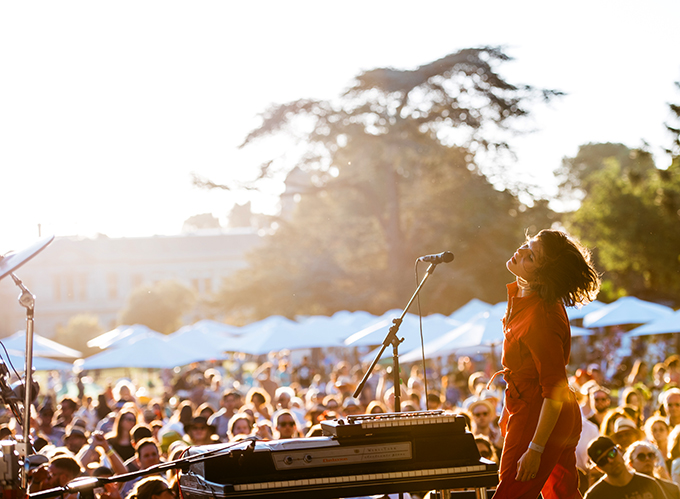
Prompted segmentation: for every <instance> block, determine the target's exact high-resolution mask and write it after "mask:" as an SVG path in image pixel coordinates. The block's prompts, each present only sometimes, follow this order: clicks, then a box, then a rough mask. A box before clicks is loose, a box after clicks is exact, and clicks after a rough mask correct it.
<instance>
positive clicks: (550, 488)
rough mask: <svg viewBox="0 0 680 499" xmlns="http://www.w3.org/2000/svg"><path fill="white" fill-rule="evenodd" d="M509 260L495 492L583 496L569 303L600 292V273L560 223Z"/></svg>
mask: <svg viewBox="0 0 680 499" xmlns="http://www.w3.org/2000/svg"><path fill="white" fill-rule="evenodd" d="M506 267H507V269H508V270H509V271H510V272H511V273H512V274H514V276H515V281H514V282H512V283H511V284H508V285H507V290H508V307H507V311H506V314H505V317H504V318H503V336H504V339H503V356H502V359H501V360H502V364H503V367H504V369H503V370H502V371H499V372H498V373H496V374H494V377H495V376H497V375H499V374H503V378H504V379H505V382H506V390H505V406H504V407H503V414H502V417H501V421H500V425H499V426H500V428H501V431H503V433H504V444H503V452H502V454H501V462H500V482H499V484H498V488H497V489H496V493H495V495H494V498H495V499H518V498H525V499H536V498H537V497H538V496H539V494H542V496H543V497H544V498H545V499H577V498H580V497H581V493H580V492H579V489H578V477H579V475H578V471H577V468H576V446H577V444H578V442H579V438H580V435H581V427H582V424H581V409H580V407H579V404H578V402H577V400H576V395H575V394H574V391H573V390H572V389H571V388H570V386H569V381H568V378H567V372H566V366H567V364H568V363H569V356H570V349H571V329H570V326H569V318H568V316H567V313H566V309H565V307H567V306H574V305H576V304H586V303H589V302H590V301H592V300H594V299H595V297H596V296H597V293H598V291H599V289H600V278H599V274H598V273H597V271H596V270H595V268H594V267H593V265H592V263H591V260H590V253H589V251H588V250H587V249H586V248H585V247H583V246H582V245H581V244H580V243H579V242H577V241H576V240H575V239H573V238H571V237H570V236H568V235H567V234H565V233H564V232H561V231H557V230H542V231H541V232H539V233H538V234H537V235H536V236H535V237H531V238H527V240H526V242H525V243H524V244H523V245H522V246H521V247H520V248H519V249H518V250H517V251H515V253H514V254H513V255H512V257H511V258H510V259H509V260H508V261H507V263H506ZM491 381H493V378H492V379H491Z"/></svg>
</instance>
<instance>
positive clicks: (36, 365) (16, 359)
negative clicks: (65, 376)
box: [0, 349, 73, 373]
mask: <svg viewBox="0 0 680 499" xmlns="http://www.w3.org/2000/svg"><path fill="white" fill-rule="evenodd" d="M7 354H8V355H7ZM7 354H5V352H4V351H3V352H2V354H0V357H2V359H3V360H4V361H5V362H6V363H7V367H8V368H9V370H10V373H11V372H13V370H14V369H16V370H17V371H18V372H20V373H23V372H24V371H25V370H26V349H24V350H23V351H21V350H9V349H8V350H7ZM10 364H11V366H10ZM31 365H32V366H33V369H35V370H36V371H70V370H71V369H73V364H72V363H68V362H64V361H61V360H56V359H48V358H44V357H37V356H35V355H34V356H33V358H32V359H31Z"/></svg>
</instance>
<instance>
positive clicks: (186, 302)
mask: <svg viewBox="0 0 680 499" xmlns="http://www.w3.org/2000/svg"><path fill="white" fill-rule="evenodd" d="M195 303H196V293H194V291H193V290H192V289H191V288H189V287H187V286H185V285H184V284H182V283H181V282H179V281H176V280H172V279H167V280H163V281H158V282H155V283H153V284H143V285H141V286H139V287H137V288H135V289H134V290H133V291H132V293H130V296H129V297H128V300H127V304H126V306H125V308H124V309H123V310H122V311H121V313H120V318H119V320H120V323H121V324H126V325H134V324H142V325H145V326H147V327H149V328H151V329H153V330H154V331H158V332H159V333H163V334H170V333H173V332H175V331H177V329H179V328H180V327H181V326H182V316H183V315H184V314H186V313H188V312H189V311H191V309H192V308H193V307H194V305H195Z"/></svg>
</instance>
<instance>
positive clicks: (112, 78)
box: [0, 0, 680, 252]
mask: <svg viewBox="0 0 680 499" xmlns="http://www.w3.org/2000/svg"><path fill="white" fill-rule="evenodd" d="M416 5H417V8H414V7H415V6H416ZM550 5H555V4H554V3H550V2H545V1H536V2H522V1H514V2H508V1H507V0H503V1H496V0H493V1H489V0H487V1H485V2H461V1H454V0H442V1H421V2H413V1H411V0H409V1H403V0H389V1H383V0H371V1H366V0H361V1H356V0H349V1H347V0H346V1H343V2H320V1H318V0H315V1H292V0H289V1H285V2H284V1H280V0H277V1H253V2H227V1H223V0H220V1H214V0H205V1H200V2H179V1H172V0H167V1H166V0H164V1H144V0H142V1H137V0H135V1H116V2H92V1H90V0H88V1H82V2H79V1H60V2H53V1H33V2H2V3H0V67H1V68H2V73H3V75H2V77H1V78H0V185H1V186H2V196H0V252H5V251H8V250H9V249H20V248H22V245H23V244H25V243H27V242H32V241H33V240H35V239H37V237H38V228H37V227H38V224H41V227H42V234H43V235H46V234H56V235H57V236H64V235H75V234H80V235H85V236H88V235H93V234H95V233H97V232H101V233H104V234H107V235H109V236H112V237H119V236H145V235H153V234H175V233H178V232H179V231H180V229H181V225H182V222H183V221H184V220H185V219H186V218H188V217H190V216H191V215H194V214H198V213H207V212H211V213H214V214H215V215H216V216H218V217H220V218H221V219H222V220H224V217H225V215H226V214H227V213H228V211H229V210H230V208H231V206H232V205H233V203H234V202H235V201H236V202H241V203H242V202H244V201H245V200H246V199H247V198H246V197H245V195H243V194H242V195H241V197H234V196H233V195H231V194H227V193H224V192H219V193H218V192H206V191H203V190H199V189H196V188H194V187H193V186H192V185H191V172H196V173H199V174H201V175H203V176H206V177H208V178H211V179H213V180H215V181H218V182H219V181H226V180H227V179H229V178H237V177H245V176H247V175H248V173H249V172H252V171H253V169H255V168H257V167H258V165H259V163H260V161H261V160H264V159H265V158H266V157H267V153H268V152H271V151H267V150H266V149H264V147H265V145H264V144H263V145H261V146H259V148H254V149H253V150H251V151H249V152H247V151H239V150H237V145H238V144H240V143H241V142H242V141H243V139H244V137H245V136H246V134H247V133H248V132H249V131H250V130H251V129H252V128H254V127H255V126H256V125H257V123H258V120H257V114H258V113H259V112H261V111H263V110H264V109H265V107H266V106H267V105H269V104H270V103H282V102H287V101H291V100H295V99H298V98H306V97H315V98H334V97H336V96H337V95H338V94H339V93H340V92H341V91H342V90H344V89H345V88H347V87H348V86H349V85H350V84H351V83H352V78H353V77H354V76H355V75H357V74H358V73H359V72H360V71H362V70H367V69H372V68H375V67H384V66H392V67H396V68H402V69H405V68H413V67H416V66H418V65H421V64H426V63H429V62H431V61H433V60H435V59H438V58H440V57H442V56H444V55H446V54H449V53H451V52H454V51H456V50H458V49H461V48H465V47H471V46H480V45H504V46H505V47H506V50H507V52H508V53H509V54H510V55H512V56H513V57H515V59H516V60H515V61H514V62H512V63H508V64H506V65H505V67H502V68H501V73H502V74H503V75H504V76H506V77H507V78H508V79H509V80H510V81H512V82H516V83H528V84H532V85H535V86H542V87H549V88H557V89H560V90H562V91H565V92H567V93H568V95H567V96H566V97H564V98H562V99H561V100H560V101H558V102H555V103H554V104H553V105H551V106H549V107H546V108H542V109H540V110H538V111H537V112H536V114H535V119H534V121H533V123H532V126H534V127H535V128H536V129H537V130H538V131H537V132H535V133H533V134H531V135H530V136H526V137H523V138H521V139H518V140H516V141H515V142H514V146H515V148H516V151H517V153H518V161H517V165H516V167H515V169H516V172H517V175H522V178H523V179H526V180H532V181H534V182H536V183H539V184H540V185H543V186H544V188H545V189H546V190H547V191H550V190H551V189H552V188H553V187H554V179H553V177H552V171H553V170H554V169H555V168H556V167H557V166H559V164H560V160H561V159H562V157H564V156H572V155H574V154H576V152H577V149H578V146H579V145H581V144H584V143H587V142H606V141H611V142H623V143H625V144H627V145H629V146H631V147H636V146H640V145H641V144H642V141H643V140H644V141H647V142H648V143H649V144H650V147H651V150H652V152H653V153H654V154H655V156H656V159H657V164H659V166H666V165H667V163H668V159H667V157H665V156H664V155H663V154H662V153H661V151H662V148H663V147H664V146H667V145H669V144H670V140H671V138H670V135H668V134H667V133H666V131H665V128H664V122H665V121H668V120H669V118H670V114H669V110H668V105H667V104H668V103H669V102H675V103H680V92H679V91H677V90H676V88H675V86H674V84H673V82H675V81H678V80H680V38H678V34H677V20H678V19H680V2H678V1H677V0H654V1H652V2H639V1H624V0H617V1H603V0H597V1H593V0H586V1H583V0H575V1H571V2H569V3H568V4H560V5H564V8H563V9H562V10H551V9H552V8H553V7H549V6H550ZM253 208H254V209H255V210H256V211H269V212H271V211H272V201H271V199H264V198H254V199H253Z"/></svg>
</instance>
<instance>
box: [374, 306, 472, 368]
mask: <svg viewBox="0 0 680 499" xmlns="http://www.w3.org/2000/svg"><path fill="white" fill-rule="evenodd" d="M460 325H461V323H460V322H458V321H456V320H453V319H451V318H450V317H447V316H445V315H441V314H433V315H428V316H426V317H423V336H422V342H424V343H428V342H432V341H436V339H437V338H439V337H441V336H442V335H444V334H446V333H447V332H448V331H451V329H452V328H456V327H458V326H460ZM388 331H389V328H386V329H384V330H383V331H381V333H382V336H381V338H380V341H379V342H378V344H380V345H381V346H382V342H383V341H384V339H385V336H387V333H388ZM397 337H399V338H401V339H403V340H404V341H403V342H402V343H400V344H399V352H400V355H399V358H400V359H401V358H402V356H401V353H406V352H411V351H413V350H417V351H418V352H420V351H421V349H420V345H421V336H420V325H419V322H418V317H417V316H416V317H415V321H413V320H412V321H409V323H408V324H407V325H406V327H404V324H403V323H402V326H401V327H400V328H399V332H398V333H397ZM379 348H380V347H379ZM379 348H378V349H374V350H373V351H371V352H370V353H369V354H367V355H365V356H364V357H363V358H362V360H364V361H368V360H373V359H374V358H375V356H376V355H377V354H378V351H379ZM392 353H393V352H392V347H391V346H390V347H388V348H386V349H385V351H384V352H383V354H382V355H381V357H380V358H381V359H386V358H391V357H392Z"/></svg>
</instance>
